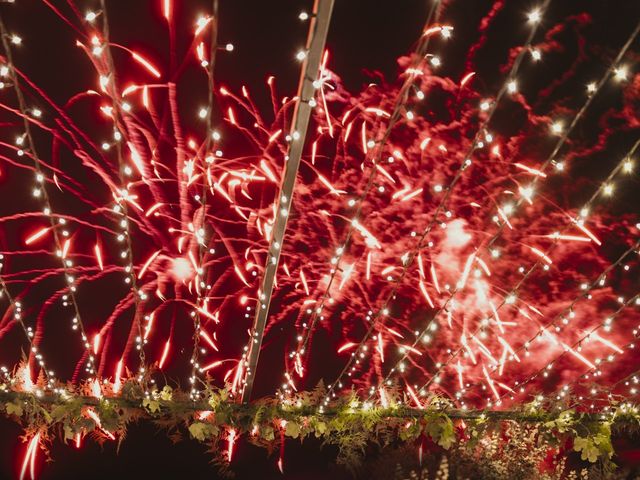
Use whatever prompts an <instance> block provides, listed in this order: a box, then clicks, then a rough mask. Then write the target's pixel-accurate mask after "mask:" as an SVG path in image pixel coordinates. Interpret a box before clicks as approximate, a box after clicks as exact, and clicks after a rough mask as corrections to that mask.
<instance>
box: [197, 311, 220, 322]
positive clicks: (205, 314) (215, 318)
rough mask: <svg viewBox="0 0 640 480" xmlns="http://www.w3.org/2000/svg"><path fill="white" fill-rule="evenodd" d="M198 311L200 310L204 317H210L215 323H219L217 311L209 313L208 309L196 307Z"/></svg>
mask: <svg viewBox="0 0 640 480" xmlns="http://www.w3.org/2000/svg"><path fill="white" fill-rule="evenodd" d="M198 312H200V313H201V314H203V315H204V316H205V317H207V318H210V319H211V320H213V321H214V322H216V323H220V318H219V315H220V314H219V312H214V313H211V312H209V311H208V310H206V309H204V308H202V307H200V308H198Z"/></svg>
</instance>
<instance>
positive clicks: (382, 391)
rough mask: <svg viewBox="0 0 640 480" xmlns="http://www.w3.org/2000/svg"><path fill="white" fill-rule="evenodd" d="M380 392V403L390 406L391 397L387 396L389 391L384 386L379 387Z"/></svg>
mask: <svg viewBox="0 0 640 480" xmlns="http://www.w3.org/2000/svg"><path fill="white" fill-rule="evenodd" d="M378 393H379V394H380V404H381V405H382V407H383V408H389V399H388V398H387V392H386V390H385V389H384V387H382V386H381V387H379V388H378Z"/></svg>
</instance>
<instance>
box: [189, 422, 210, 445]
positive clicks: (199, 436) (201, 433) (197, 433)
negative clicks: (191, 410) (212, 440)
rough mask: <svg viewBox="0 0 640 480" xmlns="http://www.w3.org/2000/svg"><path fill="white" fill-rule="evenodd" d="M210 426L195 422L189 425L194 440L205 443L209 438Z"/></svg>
mask: <svg viewBox="0 0 640 480" xmlns="http://www.w3.org/2000/svg"><path fill="white" fill-rule="evenodd" d="M208 427H209V425H207V424H206V423H203V422H195V423H192V424H191V425H189V433H190V434H191V436H192V437H193V438H195V439H196V440H199V441H201V442H204V441H205V440H206V438H207V434H208V433H209V428H208Z"/></svg>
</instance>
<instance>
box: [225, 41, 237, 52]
mask: <svg viewBox="0 0 640 480" xmlns="http://www.w3.org/2000/svg"><path fill="white" fill-rule="evenodd" d="M234 48H235V47H234V46H233V43H227V44H226V45H225V46H224V49H225V50H226V51H227V52H233V49H234Z"/></svg>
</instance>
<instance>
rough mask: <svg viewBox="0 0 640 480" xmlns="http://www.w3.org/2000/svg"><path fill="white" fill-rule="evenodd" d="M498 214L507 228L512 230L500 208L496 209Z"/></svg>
mask: <svg viewBox="0 0 640 480" xmlns="http://www.w3.org/2000/svg"><path fill="white" fill-rule="evenodd" d="M498 214H499V215H500V217H501V218H502V220H504V223H506V224H507V227H509V229H511V230H513V226H512V225H511V223H510V222H509V219H508V218H507V216H506V215H505V214H504V212H503V211H502V209H501V208H499V207H498Z"/></svg>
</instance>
